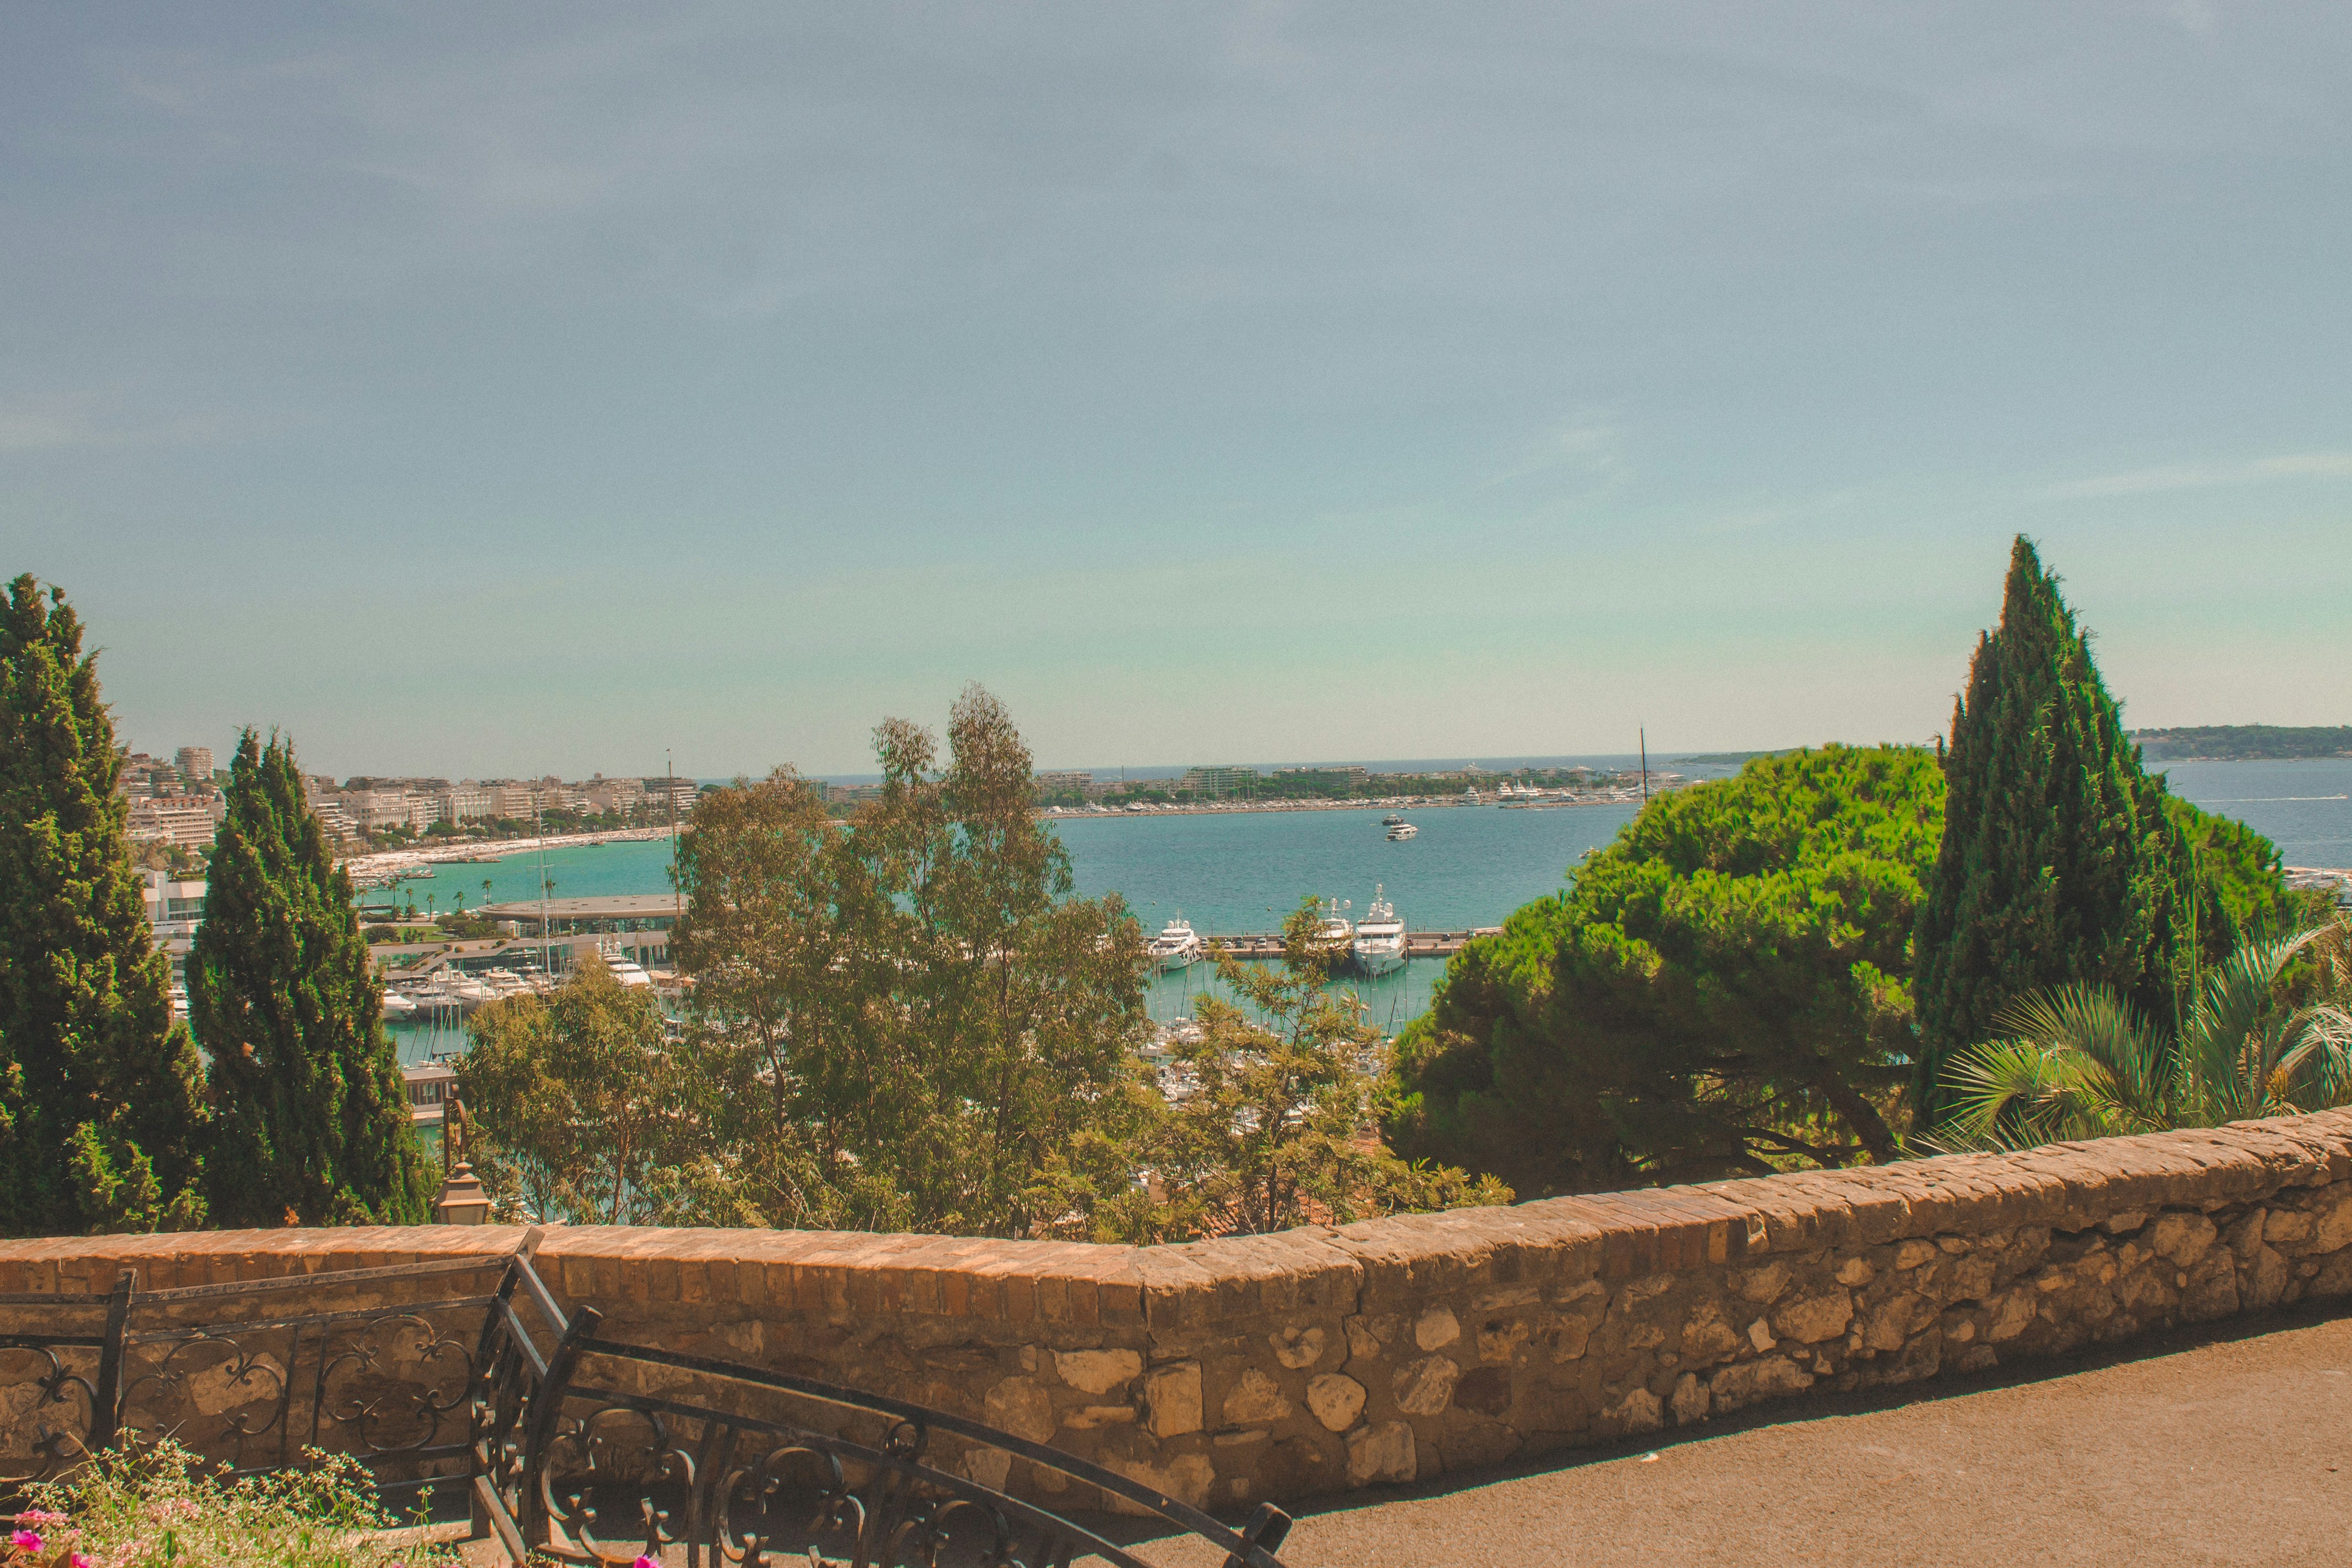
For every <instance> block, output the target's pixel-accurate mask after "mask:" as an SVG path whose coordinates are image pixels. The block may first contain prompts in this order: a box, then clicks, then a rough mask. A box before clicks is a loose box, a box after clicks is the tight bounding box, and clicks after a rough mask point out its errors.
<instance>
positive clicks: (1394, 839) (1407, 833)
mask: <svg viewBox="0 0 2352 1568" xmlns="http://www.w3.org/2000/svg"><path fill="white" fill-rule="evenodd" d="M1420 831H1421V829H1420V828H1418V827H1415V826H1413V825H1412V823H1410V822H1400V823H1398V824H1397V825H1396V826H1394V827H1391V828H1390V829H1389V842H1390V843H1391V844H1402V843H1403V842H1404V841H1405V840H1406V839H1408V838H1410V837H1412V836H1413V835H1414V834H1416V833H1419V832H1420Z"/></svg>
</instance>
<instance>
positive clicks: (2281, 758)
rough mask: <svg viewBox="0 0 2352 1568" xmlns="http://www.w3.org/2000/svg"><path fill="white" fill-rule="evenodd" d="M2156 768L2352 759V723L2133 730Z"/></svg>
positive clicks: (2213, 725)
mask: <svg viewBox="0 0 2352 1568" xmlns="http://www.w3.org/2000/svg"><path fill="white" fill-rule="evenodd" d="M2131 738H2132V740H2133V741H2134V742H2137V744H2138V746H2139V749H2140V752H2141V753H2142V755H2144V756H2145V757H2146V758H2147V760H2148V761H2149V762H2151V763H2260V762H2295V761H2304V760H2310V759H2325V758H2335V757H2352V724H2313V725H2303V726H2287V725H2278V724H2200V725H2184V726H2179V727H2177V728H2173V729H2168V730H2134V731H2132V732H2131Z"/></svg>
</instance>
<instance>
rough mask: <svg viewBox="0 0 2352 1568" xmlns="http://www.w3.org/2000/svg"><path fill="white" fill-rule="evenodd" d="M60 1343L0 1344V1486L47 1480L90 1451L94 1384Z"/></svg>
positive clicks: (93, 1354) (96, 1399)
mask: <svg viewBox="0 0 2352 1568" xmlns="http://www.w3.org/2000/svg"><path fill="white" fill-rule="evenodd" d="M59 1348H60V1347H58V1346H55V1345H40V1344H6V1343H0V1485H5V1486H8V1487H11V1488H15V1487H22V1486H24V1485H26V1484H27V1483H29V1482H33V1481H40V1480H47V1479H49V1478H50V1477H52V1476H55V1475H57V1474H58V1473H59V1472H60V1471H62V1470H64V1469H66V1468H68V1467H70V1466H72V1465H75V1464H78V1463H79V1462H80V1461H81V1459H82V1458H83V1457H84V1456H86V1455H87V1454H88V1453H89V1439H90V1432H91V1427H92V1423H93V1422H94V1420H95V1418H96V1416H97V1413H98V1405H99V1395H98V1389H97V1386H96V1385H95V1384H93V1383H92V1381H91V1379H90V1377H89V1376H85V1375H83V1374H82V1373H79V1372H76V1371H75V1370H74V1369H73V1368H72V1367H71V1366H69V1365H68V1364H67V1363H66V1361H65V1359H64V1358H63V1357H62V1356H60V1355H59V1354H58V1350H59ZM85 1353H86V1354H88V1355H89V1357H90V1358H91V1359H93V1360H94V1359H95V1357H96V1352H95V1350H94V1349H89V1350H86V1351H85ZM11 1363H14V1364H13V1365H12V1364H11ZM26 1363H30V1364H29V1365H27V1364H26Z"/></svg>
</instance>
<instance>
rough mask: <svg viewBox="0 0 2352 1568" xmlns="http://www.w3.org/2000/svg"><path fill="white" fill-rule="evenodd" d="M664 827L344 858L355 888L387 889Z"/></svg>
mask: <svg viewBox="0 0 2352 1568" xmlns="http://www.w3.org/2000/svg"><path fill="white" fill-rule="evenodd" d="M669 832H670V830H669V829H668V828H667V827H613V828H605V829H602V830H600V831H598V832H594V833H551V834H549V835H548V836H547V837H543V838H458V839H452V840H450V841H449V842H448V843H447V844H446V845H436V846H435V847H431V848H421V847H420V848H415V849H379V850H373V851H371V852H370V853H368V854H365V855H353V856H352V857H351V858H348V859H346V860H345V861H344V862H343V863H342V865H343V869H344V870H346V871H348V872H350V873H351V877H352V886H353V887H355V888H388V887H391V886H392V885H393V884H394V883H395V882H399V881H402V880H404V879H407V878H410V877H414V876H417V875H420V874H421V873H423V871H424V870H425V868H426V867H428V866H474V865H485V866H486V865H490V864H492V863H494V862H497V861H499V860H511V859H513V858H515V857H516V856H518V855H530V854H534V853H536V852H537V851H539V850H541V849H569V848H573V847H577V846H580V845H583V844H623V843H634V842H636V841H638V840H642V839H648V838H667V837H669Z"/></svg>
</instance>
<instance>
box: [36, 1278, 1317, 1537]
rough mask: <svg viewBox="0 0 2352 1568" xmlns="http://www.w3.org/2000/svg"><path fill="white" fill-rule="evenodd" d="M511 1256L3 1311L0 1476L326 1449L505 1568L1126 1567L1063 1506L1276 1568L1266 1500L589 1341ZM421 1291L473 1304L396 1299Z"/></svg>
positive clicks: (42, 1300) (932, 1413) (123, 1289)
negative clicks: (432, 1507)
mask: <svg viewBox="0 0 2352 1568" xmlns="http://www.w3.org/2000/svg"><path fill="white" fill-rule="evenodd" d="M535 1242H536V1237H535V1236H534V1237H532V1238H531V1239H530V1240H527V1241H526V1242H525V1244H524V1246H523V1247H522V1249H521V1250H520V1251H518V1252H517V1253H515V1254H512V1255H510V1256H509V1255H499V1254H485V1255H482V1256H480V1257H477V1258H452V1259H445V1260H440V1261H435V1262H427V1263H415V1264H406V1265H402V1266H398V1267H394V1268H362V1269H348V1270H342V1271H339V1272H331V1273H320V1274H307V1275H296V1276H291V1277H288V1278H285V1279H268V1280H257V1281H248V1282H244V1283H237V1284H227V1285H204V1286H195V1287H190V1288H184V1289H169V1290H148V1291H142V1290H139V1289H135V1284H134V1277H133V1276H132V1275H131V1274H128V1273H125V1274H123V1275H122V1276H121V1278H120V1279H118V1280H117V1281H116V1283H115V1287H114V1289H113V1290H111V1291H110V1292H108V1293H106V1294H103V1295H90V1294H70V1293H57V1292H49V1293H35V1294H23V1295H0V1312H5V1318H6V1320H7V1321H6V1322H5V1331H0V1466H5V1476H0V1482H5V1485H6V1486H7V1487H8V1488H9V1489H11V1490H19V1491H20V1490H21V1489H22V1487H23V1486H24V1485H25V1484H26V1483H28V1482H30V1481H33V1480H37V1479H46V1478H49V1477H53V1476H57V1475H59V1474H62V1473H64V1472H65V1471H67V1470H68V1469H70V1468H72V1467H74V1466H76V1465H78V1464H79V1463H81V1462H83V1461H84V1460H85V1459H86V1458H89V1456H90V1455H92V1454H94V1453H97V1452H100V1451H102V1450H104V1449H106V1448H107V1447H110V1446H113V1445H116V1444H129V1443H135V1442H137V1441H139V1440H141V1439H142V1438H152V1437H156V1436H172V1437H173V1438H175V1439H176V1440H178V1441H179V1442H180V1443H182V1444H183V1445H184V1446H185V1447H188V1448H190V1449H192V1450H194V1452H196V1453H198V1454H200V1455H203V1456H205V1457H206V1458H215V1459H218V1460H221V1461H223V1462H225V1463H226V1464H227V1465H228V1466H229V1467H230V1468H231V1469H232V1471H233V1472H235V1473H239V1474H251V1473H254V1472H257V1471H262V1470H268V1469H276V1468H286V1467H289V1466H292V1465H299V1463H301V1462H302V1452H303V1450H304V1449H305V1448H311V1447H317V1448H323V1449H327V1450H329V1451H340V1452H347V1453H350V1454H352V1456H354V1457H355V1458H358V1459H359V1460H360V1461H361V1462H362V1463H363V1464H365V1465H366V1466H367V1467H368V1468H369V1470H370V1472H371V1473H372V1474H373V1476H374V1477H375V1478H376V1480H377V1484H378V1486H379V1488H380V1489H381V1490H382V1492H383V1495H384V1497H385V1500H386V1501H387V1504H389V1505H393V1506H394V1507H397V1506H398V1505H399V1502H400V1500H404V1499H405V1500H411V1501H413V1500H415V1498H416V1497H417V1496H418V1495H419V1494H420V1493H421V1492H422V1491H423V1490H424V1489H426V1488H435V1489H437V1491H438V1495H439V1496H441V1497H442V1498H444V1499H446V1498H447V1497H448V1496H449V1494H450V1492H452V1491H459V1492H462V1493H464V1494H465V1495H466V1496H467V1499H468V1507H469V1510H470V1514H471V1518H472V1521H473V1526H474V1531H475V1533H476V1534H477V1535H478V1536H492V1537H495V1538H496V1539H497V1541H498V1542H499V1543H500V1545H501V1547H502V1549H503V1551H504V1552H505V1553H506V1555H507V1556H509V1558H510V1559H512V1560H513V1561H515V1562H517V1563H521V1562H524V1561H526V1560H528V1559H530V1558H534V1557H537V1558H543V1559H553V1560H557V1561H561V1562H564V1563H577V1564H581V1565H583V1568H602V1565H604V1564H619V1563H632V1562H634V1561H635V1559H636V1558H637V1557H639V1556H641V1555H642V1556H650V1557H654V1558H656V1559H659V1560H662V1561H665V1562H677V1561H680V1560H682V1561H683V1562H684V1563H685V1564H686V1565H687V1568H731V1565H741V1568H760V1565H761V1564H764V1563H769V1562H772V1561H776V1560H778V1558H779V1555H780V1554H782V1555H783V1556H789V1557H790V1558H791V1559H792V1560H793V1562H796V1563H806V1562H811V1561H817V1562H824V1563H850V1564H855V1565H856V1568H868V1565H872V1568H889V1565H892V1564H898V1563H909V1564H913V1563H922V1564H932V1563H940V1564H948V1563H967V1562H968V1563H990V1564H1002V1565H1004V1568H1016V1565H1017V1568H1047V1565H1060V1564H1066V1563H1070V1562H1071V1561H1072V1560H1073V1559H1075V1558H1077V1557H1081V1556H1094V1557H1098V1558H1101V1559H1102V1560H1104V1561H1106V1562H1108V1563H1117V1564H1121V1565H1122V1568H1146V1565H1145V1564H1144V1563H1142V1562H1141V1560H1139V1559H1138V1558H1137V1557H1135V1556H1134V1555H1132V1554H1131V1553H1130V1552H1129V1551H1128V1550H1127V1549H1126V1548H1125V1547H1124V1546H1122V1545H1120V1544H1119V1543H1118V1542H1115V1541H1113V1540H1112V1539H1109V1538H1108V1536H1107V1535H1106V1534H1105V1533H1103V1531H1102V1530H1101V1529H1097V1528H1096V1527H1094V1526H1090V1525H1088V1524H1087V1523H1086V1522H1083V1521H1081V1520H1080V1519H1078V1518H1076V1517H1074V1516H1075V1515H1077V1514H1079V1513H1081V1512H1086V1511H1089V1510H1101V1509H1108V1510H1117V1511H1118V1512H1122V1513H1129V1514H1136V1515H1142V1516H1147V1517H1148V1518H1149V1519H1150V1520H1156V1521H1158V1523H1159V1526H1160V1527H1162V1528H1170V1529H1173V1530H1174V1531H1180V1532H1183V1533H1187V1534H1191V1535H1193V1536H1197V1537H1199V1538H1200V1539H1201V1540H1202V1541H1203V1542H1208V1543H1209V1544H1210V1545H1212V1546H1213V1547H1214V1548H1216V1549H1219V1550H1222V1551H1223V1552H1225V1553H1226V1559H1225V1561H1226V1565H1227V1568H1244V1565H1247V1568H1282V1563H1281V1560H1280V1559H1279V1558H1277V1557H1276V1555H1275V1552H1276V1549H1278V1548H1279V1547H1280V1545H1281V1544H1282V1541H1283V1538H1284V1536H1285V1534H1286V1532H1287V1531H1288V1530H1289V1527H1290V1520H1289V1516H1288V1515H1286V1514H1285V1513H1284V1512H1283V1511H1282V1510H1279V1509H1276V1508H1275V1507H1274V1506H1273V1505H1271V1504H1260V1505H1259V1507H1258V1509H1257V1510H1256V1512H1255V1514H1254V1515H1253V1516H1252V1517H1251V1519H1250V1521H1249V1522H1248V1523H1247V1525H1246V1526H1244V1528H1243V1529H1242V1530H1240V1531H1234V1530H1231V1529H1228V1528H1227V1527H1226V1526H1224V1525H1223V1524H1221V1523H1219V1522H1218V1521H1216V1520H1214V1519H1212V1518H1210V1517H1209V1516H1208V1515H1207V1514H1205V1513H1203V1512H1202V1511H1201V1510H1198V1509H1195V1508H1192V1507H1191V1506H1189V1505H1188V1504H1186V1503H1184V1502H1182V1501H1181V1500H1178V1499H1175V1498H1171V1497H1168V1496H1165V1495H1163V1494H1161V1493H1160V1492H1157V1491H1154V1490H1152V1489H1150V1488H1148V1487H1144V1486H1140V1485H1139V1484H1137V1483H1136V1482H1134V1481H1132V1480H1129V1479H1128V1478H1126V1477H1124V1476H1121V1475H1118V1474H1116V1473H1114V1472H1112V1471H1109V1470H1107V1469H1104V1468H1101V1467H1100V1466H1097V1465H1094V1464H1091V1463H1089V1462H1087V1460H1084V1459H1081V1458H1077V1457H1076V1456H1075V1455H1071V1454H1066V1453H1063V1452H1061V1451H1060V1450H1058V1449H1055V1448H1052V1447H1047V1446H1045V1445H1044V1444H1040V1443H1033V1442H1029V1441H1027V1440H1025V1439H1024V1438H1021V1437H1017V1436H1013V1434H1011V1433H1009V1432H1003V1431H999V1430H997V1429H995V1428H993V1427H991V1426H984V1425H982V1423H979V1422H976V1421H970V1420H966V1419H964V1418H962V1417H961V1416H957V1415H950V1414H947V1413H946V1412H943V1411H937V1410H931V1409H927V1408H925V1407H924V1406H921V1405H912V1404H908V1403H907V1402H905V1401H903V1400H898V1399H891V1398H887V1397H884V1396H882V1395H879V1394H869V1393H866V1392H864V1391H862V1390H859V1389H856V1388H850V1387H846V1386H843V1385H839V1384H830V1383H824V1382H819V1381H815V1380H813V1379H810V1378H804V1377H796V1376H792V1375H789V1374H786V1373H778V1372H773V1371H770V1370H768V1369H766V1368H763V1367H756V1366H750V1365H745V1364H740V1363H733V1362H728V1361H721V1360H717V1359H714V1358H711V1357H708V1356H700V1355H689V1354H686V1353H683V1352H677V1351H672V1350H666V1349H662V1348H659V1347H656V1346H651V1345H642V1344H635V1343H631V1342H626V1341H623V1340H617V1339H612V1338H608V1337H606V1336H604V1334H603V1333H602V1331H601V1330H602V1328H603V1321H602V1316H601V1314H599V1313H598V1312H597V1311H596V1310H594V1309H593V1308H588V1307H583V1308H580V1309H578V1310H575V1311H572V1312H570V1313H566V1312H565V1311H564V1310H562V1307H561V1306H560V1305H558V1303H557V1302H556V1300H555V1298H554V1296H553V1295H552V1294H551V1292H550V1291H549V1290H548V1289H547V1287H546V1285H545V1283H544V1282H543V1281H541V1279H540V1277H539V1275H538V1273H537V1271H536V1270H535V1269H534V1268H532V1266H531V1259H530V1251H531V1248H532V1247H533V1246H534V1245H535ZM443 1276H446V1277H449V1278H450V1279H452V1280H453V1281H455V1280H459V1279H467V1277H470V1278H471V1279H474V1280H478V1281H481V1282H482V1284H483V1285H485V1286H486V1287H487V1289H485V1290H484V1291H482V1292H481V1293H478V1294H471V1295H453V1296H448V1297H443V1298H437V1299H433V1300H406V1299H404V1298H405V1296H407V1295H408V1294H411V1293H413V1292H414V1291H415V1281H418V1280H425V1279H438V1278H440V1277H443ZM280 1303H283V1305H282V1306H280V1305H279V1304H280ZM273 1309H274V1310H273ZM1024 1466H1025V1467H1028V1469H1027V1470H1025V1471H1023V1472H1022V1473H1021V1475H1020V1476H1018V1477H1016V1475H1015V1473H1014V1472H1015V1471H1016V1469H1018V1468H1020V1467H1024ZM1041 1476H1042V1477H1044V1478H1045V1479H1046V1480H1047V1481H1048V1483H1049V1486H1048V1488H1047V1489H1049V1490H1050V1491H1051V1493H1052V1495H1054V1496H1055V1497H1056V1498H1061V1497H1067V1498H1070V1499H1072V1501H1071V1502H1070V1503H1069V1504H1068V1505H1067V1506H1066V1507H1064V1506H1063V1505H1059V1504H1057V1505H1056V1508H1055V1509H1048V1508H1046V1507H1044V1506H1041V1505H1040V1504H1039V1503H1037V1502H1035V1501H1033V1500H1027V1499H1024V1497H1021V1496H1016V1495H1014V1492H1015V1490H1016V1489H1019V1490H1024V1491H1027V1492H1030V1493H1031V1494H1033V1495H1035V1494H1037V1493H1038V1492H1039V1491H1040V1489H1039V1488H1038V1487H1035V1486H1029V1487H1019V1486H1017V1481H1018V1480H1022V1479H1029V1480H1034V1479H1037V1478H1039V1477H1041Z"/></svg>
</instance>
